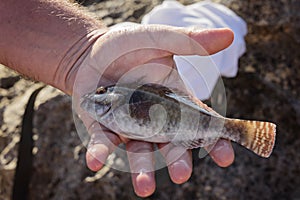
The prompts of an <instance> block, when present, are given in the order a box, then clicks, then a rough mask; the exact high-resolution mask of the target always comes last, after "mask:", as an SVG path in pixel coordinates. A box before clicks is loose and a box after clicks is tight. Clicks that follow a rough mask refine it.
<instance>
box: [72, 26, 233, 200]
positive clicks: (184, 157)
mask: <svg viewBox="0 0 300 200" xmlns="http://www.w3.org/2000/svg"><path fill="white" fill-rule="evenodd" d="M232 40H233V33H232V31H230V30H229V29H215V30H198V31H197V30H195V29H193V30H189V29H183V28H175V27H169V26H155V25H151V26H132V27H126V28H119V29H117V30H112V31H108V32H107V33H106V34H104V35H103V36H102V37H100V38H98V39H97V40H96V41H95V43H94V44H92V47H91V48H90V49H89V51H88V52H86V53H85V54H84V57H83V58H81V59H80V64H79V65H77V68H76V70H77V72H76V73H77V76H76V78H74V80H75V81H74V87H73V97H74V98H73V100H74V106H75V108H76V109H77V112H78V113H79V115H80V117H81V119H82V121H83V122H84V124H85V126H86V127H87V130H88V132H89V134H90V136H91V140H90V143H89V145H88V150H87V154H86V160H87V165H88V167H89V168H90V169H91V170H93V171H98V170H100V169H101V168H102V166H103V164H104V163H105V161H106V159H107V157H108V155H109V154H111V153H112V152H113V151H114V149H115V148H116V147H117V146H118V145H119V144H120V143H122V142H124V143H126V150H127V155H128V160H129V163H130V169H131V172H132V183H133V186H134V190H135V192H136V194H137V195H138V196H141V197H146V196H149V195H151V194H152V193H153V192H154V190H155V179H154V170H155V169H154V157H153V151H154V150H153V148H154V147H153V144H152V143H147V142H142V141H133V140H128V139H125V138H122V137H120V136H118V133H113V132H111V131H110V130H108V129H106V128H104V127H102V126H101V125H100V124H99V123H98V122H96V121H95V120H93V119H92V118H90V116H89V115H88V114H87V113H85V112H84V111H83V110H81V108H80V107H79V101H80V100H79V99H80V97H81V96H82V95H84V94H86V93H88V92H90V91H93V90H94V89H95V88H96V87H97V85H99V83H100V85H104V86H107V85H110V84H115V83H117V82H119V81H120V80H122V81H125V82H130V81H135V80H138V79H139V78H141V77H143V78H144V80H143V81H145V80H146V81H149V82H151V81H154V82H155V81H159V80H161V79H162V78H164V77H166V76H167V75H168V72H169V71H168V70H166V69H167V68H169V69H170V68H174V66H175V64H174V61H173V55H210V54H214V53H216V52H218V51H220V50H222V49H224V48H226V47H228V46H229V45H230V44H231V42H232ZM141 69H142V70H141ZM74 74H75V73H74ZM71 79H72V78H71ZM176 87H177V86H176ZM157 145H158V148H159V149H160V150H161V154H162V155H163V157H164V158H165V160H166V163H167V165H168V169H169V174H170V178H171V179H172V181H173V182H174V183H177V184H181V183H184V182H186V181H187V180H188V179H189V177H190V175H191V173H192V158H191V152H190V151H189V150H184V149H183V148H181V147H176V146H173V145H167V144H157ZM178 155H179V156H178ZM210 155H211V157H212V159H213V160H214V161H215V162H216V163H217V164H218V165H219V166H221V167H226V166H228V165H230V164H231V163H232V162H233V160H234V152H233V149H232V146H231V144H230V142H229V141H227V140H219V141H218V142H217V144H216V145H215V146H214V148H213V149H212V150H211V151H210Z"/></svg>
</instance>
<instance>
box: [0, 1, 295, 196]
mask: <svg viewBox="0 0 300 200" xmlns="http://www.w3.org/2000/svg"><path fill="white" fill-rule="evenodd" d="M80 1H81V2H80V3H82V4H83V5H84V6H86V7H87V9H88V10H89V11H91V12H93V13H94V14H95V16H96V17H97V18H98V19H101V20H103V21H104V22H105V23H106V24H107V25H109V26H110V25H113V24H116V23H119V22H123V21H132V22H140V20H141V18H142V16H143V15H144V14H145V13H147V12H149V11H150V10H151V9H152V8H153V7H154V6H155V5H158V4H160V3H161V2H162V1H161V0H155V1H150V0H143V1H141V0H132V1H119V0H110V1H108V0H107V1H103V0H102V1H101V0H98V1H97V0H94V1H93V0H80ZM180 2H182V3H184V4H190V3H194V2H196V1H193V0H181V1H180ZM214 2H219V3H221V4H224V5H226V6H228V7H229V8H231V9H232V10H234V11H235V12H236V13H237V14H238V15H240V16H241V17H242V18H243V19H245V20H246V22H247V24H248V32H249V33H248V35H247V36H246V42H247V53H246V54H245V55H243V57H242V58H241V59H240V68H239V74H238V76H237V77H236V78H233V79H223V81H224V84H225V87H226V92H227V103H228V105H227V116H229V117H236V118H247V119H261V120H268V121H273V122H275V123H276V124H277V127H278V131H277V140H276V144H275V149H274V152H273V154H272V155H271V157H270V158H269V159H263V158H259V157H258V156H256V155H254V154H253V153H251V152H249V151H248V150H246V149H244V148H242V147H240V146H238V145H234V148H235V152H236V159H235V162H234V164H233V165H232V166H230V167H228V168H224V169H223V168H219V167H217V166H216V165H215V164H214V163H213V161H212V160H211V159H210V158H209V157H205V158H204V159H197V156H195V159H194V165H195V166H194V172H193V175H192V177H191V179H190V180H189V181H188V182H187V183H185V184H182V185H175V184H172V183H171V182H170V180H169V178H168V176H167V175H166V170H165V169H162V170H159V171H158V172H157V174H158V176H157V179H158V180H159V183H158V186H157V190H156V192H155V193H154V194H153V195H152V196H151V197H149V198H148V199H294V200H296V199H300V167H299V166H300V156H299V155H298V154H299V152H300V133H299V130H300V87H299V85H300V70H299V68H300V51H299V48H300V31H299V30H300V12H299V10H300V1H298V0H277V1H256V0H248V1H242V0H214ZM40 85H41V84H40V83H34V82H31V81H29V80H26V79H24V78H21V77H20V76H18V75H17V74H15V73H14V72H12V71H10V70H8V69H7V68H5V67H3V66H0V126H1V128H0V199H10V195H11V187H12V184H13V176H14V170H15V167H16V159H17V148H18V141H19V138H20V136H19V133H20V126H21V119H22V115H23V112H24V107H25V104H26V103H27V100H28V98H29V96H30V94H31V93H32V91H34V90H35V89H36V88H38V87H39V86H40ZM34 127H35V129H34V132H35V136H34V139H35V148H34V162H33V165H34V169H33V174H32V180H31V183H30V199H53V200H54V199H138V198H137V197H136V196H135V195H134V193H133V189H132V186H131V180H130V175H129V174H128V173H125V172H119V171H116V170H113V169H108V168H105V169H104V170H102V171H101V172H100V173H97V174H95V173H93V172H91V171H89V170H88V169H87V168H86V166H85V160H84V154H85V148H84V147H83V145H82V143H81V141H80V139H79V137H78V135H77V134H76V129H75V126H74V122H73V117H72V110H71V98H70V97H68V96H65V95H63V94H62V93H60V92H59V91H57V90H55V89H53V88H51V87H47V88H46V89H44V90H43V91H42V92H41V93H40V94H39V95H38V99H37V102H36V115H35V119H34ZM195 154H196V153H195Z"/></svg>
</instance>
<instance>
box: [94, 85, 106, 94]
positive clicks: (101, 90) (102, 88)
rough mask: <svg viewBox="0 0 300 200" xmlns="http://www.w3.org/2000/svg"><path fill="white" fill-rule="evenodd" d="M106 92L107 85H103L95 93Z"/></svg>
mask: <svg viewBox="0 0 300 200" xmlns="http://www.w3.org/2000/svg"><path fill="white" fill-rule="evenodd" d="M105 92H106V89H105V87H103V86H101V87H98V88H97V90H96V92H95V94H104V93H105Z"/></svg>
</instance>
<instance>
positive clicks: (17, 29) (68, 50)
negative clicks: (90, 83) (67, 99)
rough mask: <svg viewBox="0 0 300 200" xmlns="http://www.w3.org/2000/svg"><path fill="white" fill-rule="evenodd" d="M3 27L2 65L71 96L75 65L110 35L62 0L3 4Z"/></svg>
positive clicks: (0, 43) (0, 22)
mask: <svg viewBox="0 0 300 200" xmlns="http://www.w3.org/2000/svg"><path fill="white" fill-rule="evenodd" d="M0 27H1V30H0V63H2V64H4V65H6V66H8V67H10V68H12V69H14V70H16V71H18V72H19V73H21V74H23V75H25V76H28V77H30V78H33V79H35V80H39V81H43V82H45V83H47V84H50V85H53V86H54V87H56V88H59V89H61V90H62V91H64V92H66V93H68V94H71V93H72V87H73V80H72V77H75V76H70V74H72V73H74V71H75V70H76V67H74V68H73V66H74V64H76V63H77V61H78V58H81V59H82V56H81V55H82V54H84V52H85V51H86V50H87V48H88V47H89V46H90V44H91V43H93V40H95V39H97V38H98V37H99V36H100V35H101V34H103V33H104V32H105V31H106V27H105V26H104V25H102V24H101V23H100V22H99V21H96V20H94V19H93V18H91V17H89V16H87V15H86V14H84V13H83V12H81V11H80V9H78V8H77V7H76V6H73V5H72V4H70V3H67V2H64V1H59V0H51V1H50V0H27V1H19V0H9V1H0ZM79 63H80V61H79Z"/></svg>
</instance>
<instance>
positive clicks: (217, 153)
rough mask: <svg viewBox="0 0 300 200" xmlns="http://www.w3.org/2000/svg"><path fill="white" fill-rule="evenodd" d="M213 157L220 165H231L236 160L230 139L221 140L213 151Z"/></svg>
mask: <svg viewBox="0 0 300 200" xmlns="http://www.w3.org/2000/svg"><path fill="white" fill-rule="evenodd" d="M211 157H212V159H213V160H214V161H215V162H216V163H217V164H218V165H219V166H220V167H227V166H229V165H230V164H231V163H232V162H233V160H234V152H233V149H232V147H231V144H230V143H229V142H228V141H225V140H219V141H218V143H217V144H216V145H215V147H214V148H213V150H212V152H211Z"/></svg>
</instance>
